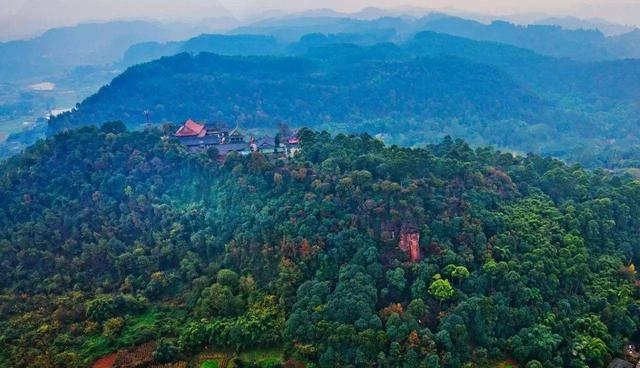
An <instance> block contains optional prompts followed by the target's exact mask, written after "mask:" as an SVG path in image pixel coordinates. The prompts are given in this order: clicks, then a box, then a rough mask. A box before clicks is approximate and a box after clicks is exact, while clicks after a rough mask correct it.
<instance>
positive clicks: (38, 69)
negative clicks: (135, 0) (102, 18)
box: [0, 19, 229, 82]
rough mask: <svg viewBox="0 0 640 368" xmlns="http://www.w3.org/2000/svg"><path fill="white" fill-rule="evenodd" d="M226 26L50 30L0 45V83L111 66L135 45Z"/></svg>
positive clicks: (132, 24) (111, 25) (136, 24)
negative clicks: (85, 68) (88, 67)
mask: <svg viewBox="0 0 640 368" xmlns="http://www.w3.org/2000/svg"><path fill="white" fill-rule="evenodd" d="M216 22H218V23H216ZM225 22H229V20H225V19H219V20H216V21H213V20H212V21H211V23H210V25H209V26H203V25H198V24H196V25H191V24H183V23H174V24H165V23H156V22H143V21H122V22H107V23H88V24H81V25H77V26H73V27H64V28H56V29H52V30H50V31H47V32H45V33H43V34H42V35H40V36H38V37H35V38H33V39H28V40H21V41H10V42H4V43H0V81H3V82H12V81H18V80H21V79H32V80H36V79H39V78H40V79H41V78H46V77H49V76H51V75H55V74H59V73H63V72H68V71H70V70H71V69H73V68H74V67H78V66H101V65H110V64H112V63H114V62H116V61H118V60H120V59H121V58H122V55H123V54H124V53H125V51H126V50H127V49H128V48H129V47H130V46H132V45H135V44H137V43H140V42H145V41H168V40H179V39H185V38H189V37H193V36H194V35H197V34H199V33H202V32H207V31H208V32H210V31H212V30H215V29H216V26H215V24H218V26H220V25H221V24H223V23H225Z"/></svg>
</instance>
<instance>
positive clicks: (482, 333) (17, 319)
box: [0, 64, 640, 368]
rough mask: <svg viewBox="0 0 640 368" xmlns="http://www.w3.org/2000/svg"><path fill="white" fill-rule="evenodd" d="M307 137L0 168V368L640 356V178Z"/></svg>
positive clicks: (77, 146)
mask: <svg viewBox="0 0 640 368" xmlns="http://www.w3.org/2000/svg"><path fill="white" fill-rule="evenodd" d="M296 65H300V64H296ZM300 137H301V141H302V142H301V148H302V151H301V152H300V154H299V156H297V157H296V158H295V159H293V160H291V161H285V160H282V159H280V160H277V159H269V158H267V157H265V156H263V155H262V154H260V153H255V154H252V155H250V156H247V157H242V156H238V155H235V154H231V155H229V156H227V158H226V160H225V161H224V162H223V163H219V162H218V161H217V160H215V159H212V158H210V157H209V155H208V153H204V152H203V153H198V154H188V153H187V152H185V150H184V149H183V148H182V147H181V146H179V145H178V144H177V143H176V142H174V141H173V139H171V138H169V139H167V137H164V136H163V134H162V133H161V132H159V131H157V130H146V131H139V132H134V133H128V132H125V131H124V127H123V125H122V124H119V123H110V124H107V125H105V126H103V127H102V128H96V127H85V128H82V129H80V130H74V131H70V132H65V133H61V134H58V135H56V136H55V137H53V138H50V139H48V140H46V141H40V142H39V143H37V144H36V145H34V146H32V147H30V148H28V149H27V150H26V151H25V152H24V153H22V154H20V155H18V156H16V157H13V158H11V159H9V160H8V161H6V162H4V163H2V164H0V275H2V277H1V278H0V298H1V302H0V366H7V367H54V366H55V367H86V366H87V365H89V364H90V363H91V362H92V361H94V359H96V358H98V357H100V356H102V355H106V354H109V353H111V352H113V351H116V350H117V349H122V348H126V347H130V346H134V345H139V344H142V343H145V342H151V345H149V344H147V345H143V346H144V347H145V348H144V349H142V348H141V349H139V350H136V351H134V353H132V354H131V355H128V356H125V357H128V359H134V360H135V359H148V360H146V362H147V363H150V362H151V360H154V361H155V362H156V363H164V362H176V361H189V360H191V359H196V360H197V356H198V354H200V353H201V352H203V351H205V348H206V349H207V350H206V354H207V355H206V356H211V357H213V358H211V359H216V358H215V357H216V356H224V353H222V352H224V351H230V352H231V355H230V356H233V355H234V353H238V355H237V358H236V360H235V362H236V364H237V365H240V366H251V365H250V364H251V360H250V359H251V357H252V356H256V353H255V351H256V350H255V349H256V348H261V349H262V350H260V351H261V352H264V351H267V352H268V354H270V355H269V356H270V358H269V359H271V360H270V361H272V362H276V364H277V362H282V361H284V360H289V362H288V364H289V365H288V366H294V367H299V366H301V364H302V362H306V363H315V364H317V366H319V367H323V368H324V367H337V366H368V364H371V363H372V362H375V363H376V364H378V365H380V366H394V367H400V366H402V367H419V366H426V367H443V368H454V367H462V366H466V365H468V364H473V365H475V366H478V367H494V366H498V365H499V364H507V362H506V361H505V360H507V359H512V360H511V361H509V362H510V363H509V364H515V363H518V364H520V366H525V365H526V366H527V367H542V366H544V367H549V368H565V367H586V366H591V367H603V366H605V365H606V364H607V363H608V361H609V360H610V359H611V358H612V357H616V356H620V355H621V354H622V351H623V348H624V345H625V343H627V342H629V341H631V342H637V341H635V340H634V339H635V338H637V336H638V335H637V333H638V327H639V326H640V325H639V323H640V313H638V312H639V307H640V305H639V304H638V297H639V296H640V294H639V288H638V287H637V275H636V271H635V266H634V264H636V263H637V262H638V257H639V256H640V243H639V240H638V239H640V237H639V234H638V229H640V184H639V183H638V182H637V181H635V180H632V179H631V178H629V177H625V176H612V175H609V174H608V173H605V172H603V171H591V172H590V171H585V170H583V169H581V168H580V167H579V166H567V165H565V164H563V163H561V162H560V161H557V160H553V159H550V158H542V157H539V156H535V155H529V156H526V157H524V156H520V157H514V156H513V155H511V154H509V153H500V152H497V151H495V150H494V149H492V148H478V149H475V150H473V149H471V148H469V146H468V145H466V144H465V143H464V142H462V141H459V140H451V139H445V140H444V141H443V142H441V143H439V144H437V145H433V146H429V147H428V148H426V149H407V148H400V147H396V146H384V145H383V144H382V143H381V142H380V141H378V140H375V139H373V138H371V137H370V136H368V135H360V136H345V135H338V136H335V137H332V136H331V135H330V134H328V133H318V132H314V131H311V130H306V129H304V130H302V132H301V133H300ZM400 245H403V246H407V247H409V248H411V249H414V250H415V249H417V250H418V251H419V254H418V256H420V257H414V259H413V261H412V260H411V259H410V258H409V255H408V254H407V252H405V251H404V250H402V249H401V247H400ZM149 349H151V350H149ZM152 352H153V354H152ZM216 354H218V355H216ZM220 354H222V355H220ZM260 354H264V353H260ZM513 360H515V362H513ZM129 362H131V360H129ZM212 364H213V363H212ZM307 366H313V365H307Z"/></svg>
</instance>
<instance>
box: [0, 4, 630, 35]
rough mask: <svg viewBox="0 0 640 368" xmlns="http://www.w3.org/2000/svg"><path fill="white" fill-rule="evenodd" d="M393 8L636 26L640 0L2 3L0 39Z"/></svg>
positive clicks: (0, 8)
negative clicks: (104, 27) (130, 22)
mask: <svg viewBox="0 0 640 368" xmlns="http://www.w3.org/2000/svg"><path fill="white" fill-rule="evenodd" d="M367 7H377V8H383V9H395V8H403V7H405V8H406V7H415V8H422V9H425V10H436V11H438V10H439V11H446V10H449V11H453V12H470V13H477V14H483V15H487V16H495V17H499V16H509V15H521V14H528V13H541V14H544V15H548V16H573V17H578V18H585V19H588V18H600V19H605V20H607V21H610V22H614V23H619V24H624V25H636V26H637V25H640V21H639V19H640V1H629V0H627V1H624V0H622V1H617V0H614V1H608V2H604V1H600V0H596V1H589V0H563V1H560V2H558V1H551V0H533V1H527V2H521V1H512V0H475V1H474V0H432V1H423V0H404V1H398V2H392V3H390V2H389V1H384V0H343V1H338V0H325V1H316V0H313V1H293V0H266V1H257V0H246V1H233V0H182V1H175V0H137V1H135V2H131V1H126V0H88V1H83V0H4V1H3V2H2V3H0V40H8V39H19V38H24V37H28V36H32V35H35V34H36V33H39V32H42V31H44V30H46V29H49V28H54V27H61V26H69V25H74V24H78V23H83V22H90V21H110V20H119V19H148V20H160V21H197V20H202V19H208V18H222V17H233V18H236V19H239V20H245V21H246V20H250V19H256V18H260V17H264V16H267V15H277V14H284V13H292V12H300V11H306V10H314V9H325V8H328V9H332V10H335V11H338V12H347V13H351V12H357V11H359V10H361V9H363V8H367Z"/></svg>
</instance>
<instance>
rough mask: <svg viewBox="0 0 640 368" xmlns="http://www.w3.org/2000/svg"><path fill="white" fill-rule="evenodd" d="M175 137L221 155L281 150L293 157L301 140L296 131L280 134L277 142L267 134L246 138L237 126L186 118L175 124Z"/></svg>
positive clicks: (190, 145)
mask: <svg viewBox="0 0 640 368" xmlns="http://www.w3.org/2000/svg"><path fill="white" fill-rule="evenodd" d="M174 137H176V138H177V139H178V141H179V142H180V143H181V144H182V145H183V146H185V147H187V149H189V150H191V151H206V150H208V149H209V148H212V147H215V148H216V149H217V150H218V154H219V155H220V156H221V157H224V156H226V155H227V154H229V153H230V152H238V153H239V154H241V155H248V154H249V153H251V152H262V153H265V154H276V153H281V154H283V155H287V156H289V157H292V156H293V155H295V153H296V152H297V151H298V149H299V148H298V146H299V143H300V139H299V138H298V136H297V132H294V133H292V134H291V136H290V137H283V139H282V140H281V141H280V142H276V139H275V138H272V137H269V136H264V137H261V138H254V137H250V139H249V140H248V141H247V140H246V139H245V135H244V134H243V133H242V132H241V131H240V127H239V126H236V127H235V128H234V129H232V130H230V131H228V130H225V129H219V128H216V127H212V126H211V127H210V126H207V125H206V124H204V123H198V122H195V121H193V120H191V119H189V120H187V121H185V122H184V123H183V124H182V125H181V126H180V127H179V128H178V130H177V131H176V132H175V133H174Z"/></svg>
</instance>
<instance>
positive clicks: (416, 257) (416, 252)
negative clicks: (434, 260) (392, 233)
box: [398, 231, 421, 262]
mask: <svg viewBox="0 0 640 368" xmlns="http://www.w3.org/2000/svg"><path fill="white" fill-rule="evenodd" d="M398 246H399V247H400V249H401V250H402V251H403V252H405V253H409V257H410V258H411V262H418V261H420V258H421V257H420V233H419V232H417V231H411V232H404V231H403V232H402V233H401V234H400V244H399V245H398Z"/></svg>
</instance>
